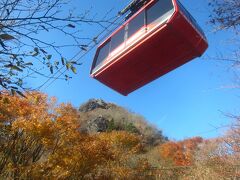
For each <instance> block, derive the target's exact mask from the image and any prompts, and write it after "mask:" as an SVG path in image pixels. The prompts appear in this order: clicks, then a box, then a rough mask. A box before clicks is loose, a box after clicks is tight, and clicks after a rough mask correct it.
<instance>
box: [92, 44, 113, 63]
mask: <svg viewBox="0 0 240 180" xmlns="http://www.w3.org/2000/svg"><path fill="white" fill-rule="evenodd" d="M109 47H110V41H108V42H107V43H106V44H105V45H104V46H102V47H101V49H100V50H99V53H98V57H97V60H96V63H95V67H97V66H98V65H99V64H101V63H102V62H103V60H105V59H106V58H107V57H108V54H109Z"/></svg>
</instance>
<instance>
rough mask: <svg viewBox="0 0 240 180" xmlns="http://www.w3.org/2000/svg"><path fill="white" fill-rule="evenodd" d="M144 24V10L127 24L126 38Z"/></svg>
mask: <svg viewBox="0 0 240 180" xmlns="http://www.w3.org/2000/svg"><path fill="white" fill-rule="evenodd" d="M144 25H145V11H143V12H141V13H140V14H138V15H137V16H136V17H134V18H133V19H132V20H131V21H130V22H129V24H128V38H129V37H131V36H132V35H133V34H134V33H136V32H137V31H138V30H140V28H141V27H143V26H144Z"/></svg>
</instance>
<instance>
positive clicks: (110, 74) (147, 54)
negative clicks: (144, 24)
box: [92, 12, 208, 95]
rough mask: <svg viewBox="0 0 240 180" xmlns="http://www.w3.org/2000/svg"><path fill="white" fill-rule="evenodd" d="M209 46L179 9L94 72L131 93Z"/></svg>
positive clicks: (124, 93) (114, 85)
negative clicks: (161, 25) (144, 37)
mask: <svg viewBox="0 0 240 180" xmlns="http://www.w3.org/2000/svg"><path fill="white" fill-rule="evenodd" d="M207 46H208V45H207V42H206V40H205V39H204V38H203V37H202V36H200V34H199V33H198V32H197V31H196V29H194V27H193V26H192V25H191V24H190V23H189V22H188V21H187V20H186V19H185V17H184V16H183V14H181V13H180V12H177V13H175V15H174V17H173V18H172V19H171V20H170V21H169V23H168V24H165V25H164V26H163V27H161V28H158V29H157V30H156V31H154V32H153V33H152V34H151V35H149V36H148V37H147V38H146V39H144V40H143V41H141V42H139V43H138V44H137V45H136V46H134V47H132V48H131V49H128V50H126V51H125V52H124V53H123V54H122V55H121V56H119V57H118V58H116V59H114V61H112V62H111V64H110V65H108V66H106V67H104V68H102V69H101V70H100V71H98V72H97V73H94V74H92V76H93V77H94V78H95V79H97V80H99V81H100V82H102V83H103V84H105V85H107V86H108V87H110V88H112V89H114V90H116V91H117V92H119V93H121V94H123V95H128V94H129V93H131V92H132V91H134V90H136V89H138V88H140V87H142V86H144V85H145V84H147V83H149V82H151V81H153V80H155V79H156V78H158V77H160V76H162V75H164V74H166V73H168V72H170V71H172V70H173V69H175V68H177V67H179V66H181V65H183V64H184V63H186V62H188V61H190V60H192V59H193V58H195V57H198V56H200V55H201V54H203V52H204V51H205V50H206V48H207Z"/></svg>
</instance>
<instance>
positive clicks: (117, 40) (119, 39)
mask: <svg viewBox="0 0 240 180" xmlns="http://www.w3.org/2000/svg"><path fill="white" fill-rule="evenodd" d="M124 34H125V29H124V28H122V29H121V30H119V31H118V32H117V33H116V34H115V35H114V36H113V37H112V38H111V39H112V40H111V51H113V50H114V49H116V48H117V47H118V46H119V45H121V44H122V43H123V42H124Z"/></svg>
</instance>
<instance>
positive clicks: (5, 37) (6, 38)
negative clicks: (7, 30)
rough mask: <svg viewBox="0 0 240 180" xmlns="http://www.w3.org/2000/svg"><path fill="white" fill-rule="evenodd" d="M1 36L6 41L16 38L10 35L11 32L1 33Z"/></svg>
mask: <svg viewBox="0 0 240 180" xmlns="http://www.w3.org/2000/svg"><path fill="white" fill-rule="evenodd" d="M0 38H1V39H3V40H5V41H8V40H13V39H15V37H13V36H11V35H9V34H0Z"/></svg>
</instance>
